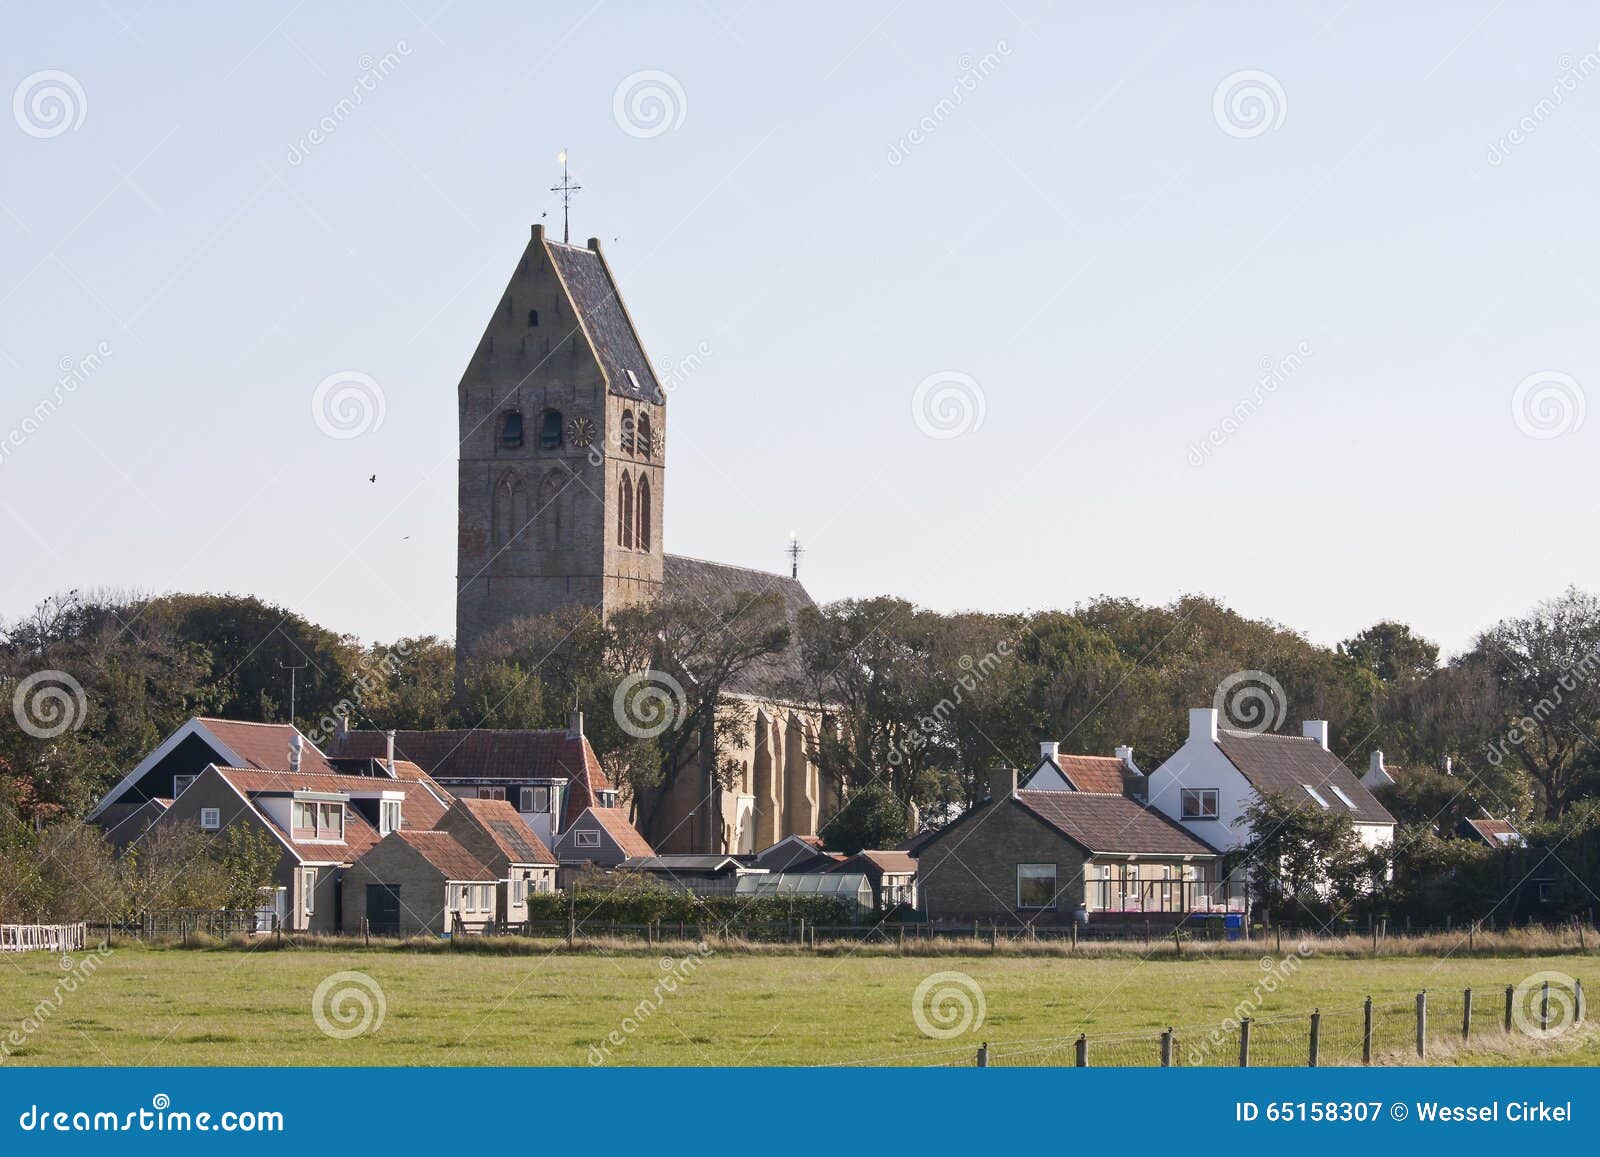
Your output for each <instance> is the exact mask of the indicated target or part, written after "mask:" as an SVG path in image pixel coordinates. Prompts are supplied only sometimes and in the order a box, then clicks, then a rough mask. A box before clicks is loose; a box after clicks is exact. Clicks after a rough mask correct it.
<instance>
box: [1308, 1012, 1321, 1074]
mask: <svg viewBox="0 0 1600 1157" xmlns="http://www.w3.org/2000/svg"><path fill="white" fill-rule="evenodd" d="M1321 1052H1322V1010H1321V1009H1320V1008H1319V1009H1314V1010H1312V1013H1311V1050H1310V1053H1309V1054H1308V1056H1307V1058H1306V1067H1307V1068H1312V1069H1314V1068H1316V1067H1317V1058H1318V1055H1319V1054H1320V1053H1321Z"/></svg>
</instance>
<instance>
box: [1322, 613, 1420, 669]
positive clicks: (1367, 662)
mask: <svg viewBox="0 0 1600 1157" xmlns="http://www.w3.org/2000/svg"><path fill="white" fill-rule="evenodd" d="M1339 653H1340V654H1341V655H1345V656H1347V657H1349V658H1350V659H1351V660H1352V661H1354V662H1356V663H1358V664H1360V665H1361V666H1362V667H1364V668H1365V669H1367V670H1369V671H1371V672H1372V673H1373V674H1375V675H1377V677H1378V678H1379V679H1381V680H1382V681H1383V682H1385V683H1398V682H1402V681H1404V680H1407V679H1423V678H1426V677H1427V676H1429V675H1431V674H1433V672H1434V669H1435V668H1437V667H1438V665H1439V645H1438V644H1437V643H1430V642H1429V641H1428V640H1427V639H1422V638H1418V637H1417V636H1416V635H1413V634H1412V633H1411V628H1410V627H1408V626H1406V625H1405V624H1404V623H1396V622H1391V621H1388V620H1385V621H1383V622H1380V623H1374V624H1373V625H1372V626H1370V627H1368V628H1367V629H1366V630H1364V631H1362V632H1361V633H1360V634H1357V635H1353V636H1352V637H1350V638H1348V639H1346V640H1345V641H1344V642H1342V643H1340V644H1339Z"/></svg>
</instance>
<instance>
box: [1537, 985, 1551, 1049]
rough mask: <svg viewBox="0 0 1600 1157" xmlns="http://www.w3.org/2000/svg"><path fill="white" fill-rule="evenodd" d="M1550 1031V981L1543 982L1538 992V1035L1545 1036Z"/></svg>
mask: <svg viewBox="0 0 1600 1157" xmlns="http://www.w3.org/2000/svg"><path fill="white" fill-rule="evenodd" d="M1549 1032H1550V982H1549V981H1548V980H1547V981H1545V982H1544V987H1543V988H1542V989H1541V990H1540V992H1539V1035H1540V1036H1546V1035H1548V1034H1549Z"/></svg>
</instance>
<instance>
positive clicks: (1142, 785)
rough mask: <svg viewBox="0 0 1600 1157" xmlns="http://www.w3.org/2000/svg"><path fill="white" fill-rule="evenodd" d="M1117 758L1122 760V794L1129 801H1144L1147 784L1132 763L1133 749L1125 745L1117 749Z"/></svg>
mask: <svg viewBox="0 0 1600 1157" xmlns="http://www.w3.org/2000/svg"><path fill="white" fill-rule="evenodd" d="M1117 758H1118V759H1120V760H1122V794H1123V795H1125V796H1127V797H1128V798H1129V799H1136V800H1140V801H1141V802H1142V801H1144V800H1145V798H1146V793H1147V789H1148V784H1147V783H1146V782H1145V778H1144V772H1142V771H1140V770H1139V765H1138V764H1137V763H1135V762H1133V748H1131V747H1128V746H1126V745H1124V746H1122V747H1119V748H1117Z"/></svg>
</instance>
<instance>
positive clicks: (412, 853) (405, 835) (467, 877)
mask: <svg viewBox="0 0 1600 1157" xmlns="http://www.w3.org/2000/svg"><path fill="white" fill-rule="evenodd" d="M498 883H499V881H498V880H497V879H496V876H495V872H494V871H493V870H492V869H490V868H489V867H487V866H485V865H484V863H483V862H482V861H481V860H479V859H478V858H477V857H476V856H474V855H473V854H472V853H471V852H469V851H468V850H467V849H466V848H465V847H463V846H462V844H461V841H460V840H458V839H456V838H455V836H453V835H451V834H450V833H449V832H441V831H427V832H419V831H407V830H404V829H402V830H398V831H393V832H390V833H389V834H388V835H386V836H384V837H383V839H381V840H379V841H378V842H377V844H375V845H374V846H373V847H371V848H369V849H368V850H367V851H366V852H365V853H364V854H362V855H361V856H360V858H358V859H357V860H356V861H355V863H353V864H351V865H350V868H349V870H348V871H347V872H345V874H344V879H343V888H344V904H343V913H342V916H343V930H344V931H345V932H350V933H354V932H360V931H362V929H363V927H365V928H366V929H367V930H369V931H371V932H372V933H373V934H374V935H381V936H444V935H455V934H458V933H466V934H473V933H481V932H483V931H485V930H486V929H489V928H492V927H494V926H495V924H496V922H497V921H498V920H499V918H500V908H499V896H500V893H499V889H498V887H497V885H498Z"/></svg>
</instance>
